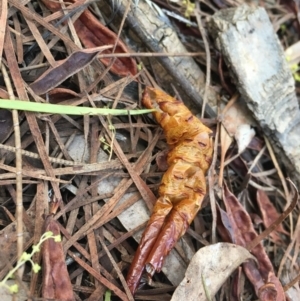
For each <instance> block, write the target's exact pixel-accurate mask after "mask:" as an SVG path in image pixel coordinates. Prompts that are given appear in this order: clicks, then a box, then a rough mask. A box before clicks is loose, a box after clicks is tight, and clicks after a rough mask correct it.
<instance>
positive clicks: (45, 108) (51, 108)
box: [0, 99, 154, 115]
mask: <svg viewBox="0 0 300 301" xmlns="http://www.w3.org/2000/svg"><path fill="white" fill-rule="evenodd" d="M0 108H2V109H10V110H23V111H30V112H39V113H49V114H68V115H128V114H130V115H140V114H148V113H150V112H153V111H154V110H148V109H143V110H122V109H102V108H101V109H100V108H89V107H75V106H68V105H56V104H49V103H39V102H30V101H21V100H10V99H0Z"/></svg>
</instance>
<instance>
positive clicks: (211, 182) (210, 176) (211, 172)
mask: <svg viewBox="0 0 300 301" xmlns="http://www.w3.org/2000/svg"><path fill="white" fill-rule="evenodd" d="M219 131H220V123H218V124H217V130H216V138H215V145H214V154H213V159H212V163H211V166H210V168H209V170H208V175H207V177H208V187H209V199H210V206H211V211H212V216H213V222H212V234H211V237H212V238H211V240H212V243H213V244H214V243H216V242H217V234H216V228H217V209H216V199H215V194H214V182H215V181H214V171H215V167H216V162H217V155H218V139H219Z"/></svg>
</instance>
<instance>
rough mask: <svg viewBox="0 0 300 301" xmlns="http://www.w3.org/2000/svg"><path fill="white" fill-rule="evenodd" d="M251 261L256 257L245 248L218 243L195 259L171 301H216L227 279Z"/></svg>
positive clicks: (198, 253)
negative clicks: (215, 297)
mask: <svg viewBox="0 0 300 301" xmlns="http://www.w3.org/2000/svg"><path fill="white" fill-rule="evenodd" d="M228 254H230V257H229V256H228ZM247 259H254V257H253V256H252V255H251V254H250V253H249V251H247V250H246V249H245V248H243V247H240V246H237V245H234V244H230V243H217V244H215V245H210V246H207V247H204V248H202V249H200V250H199V251H198V252H197V253H196V254H195V255H194V257H193V258H192V260H191V262H190V264H189V266H188V268H187V270H186V273H185V277H184V279H183V280H182V282H181V283H180V285H179V286H178V287H177V289H176V290H175V292H174V294H173V297H172V299H171V301H182V300H198V301H202V300H203V301H206V300H209V299H210V298H213V296H214V295H215V294H216V293H217V291H218V290H219V289H220V287H221V286H222V284H223V283H224V282H225V281H226V279H227V278H228V277H229V276H230V275H231V274H232V273H233V271H234V270H235V269H236V268H237V267H238V266H239V265H241V264H242V263H243V262H245V261H246V260H247ZM207 294H209V296H207Z"/></svg>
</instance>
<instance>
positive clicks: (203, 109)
mask: <svg viewBox="0 0 300 301" xmlns="http://www.w3.org/2000/svg"><path fill="white" fill-rule="evenodd" d="M196 8H197V9H196V10H195V16H196V19H197V23H198V27H199V30H200V32H201V35H202V39H203V43H204V48H205V53H206V80H205V88H204V95H203V104H202V112H201V118H204V113H205V106H206V103H207V92H208V89H209V85H210V65H211V58H210V50H209V45H208V41H207V38H206V32H205V29H204V27H203V24H202V20H201V16H200V12H201V8H200V4H199V2H198V1H197V2H196Z"/></svg>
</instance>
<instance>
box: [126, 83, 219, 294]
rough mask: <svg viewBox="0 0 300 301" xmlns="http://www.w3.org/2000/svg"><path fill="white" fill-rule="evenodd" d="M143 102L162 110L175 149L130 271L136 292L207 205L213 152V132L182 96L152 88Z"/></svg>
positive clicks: (158, 112)
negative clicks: (207, 180) (203, 205)
mask: <svg viewBox="0 0 300 301" xmlns="http://www.w3.org/2000/svg"><path fill="white" fill-rule="evenodd" d="M143 103H144V105H145V106H146V107H147V108H156V109H157V110H156V111H154V112H153V115H154V117H155V119H156V120H157V122H158V123H159V124H160V125H161V127H162V128H163V130H164V133H165V136H166V140H167V143H168V145H169V148H170V151H169V153H168V159H167V161H168V166H169V168H168V170H167V171H166V172H165V174H164V176H163V178H162V182H161V185H160V187H159V198H158V200H157V202H156V204H155V206H154V209H153V213H152V215H151V217H150V220H149V222H148V224H147V227H146V230H145V232H144V233H143V236H142V239H141V242H140V245H139V247H138V249H137V251H136V254H135V257H134V259H133V262H132V264H131V267H130V269H129V272H128V275H127V283H128V286H129V288H130V290H131V292H132V293H134V292H135V290H136V288H137V286H138V284H139V280H140V278H141V275H142V272H143V270H144V267H145V268H146V272H147V274H148V277H149V278H150V279H151V277H152V276H153V274H154V273H155V272H156V271H157V272H160V271H161V269H162V266H163V261H164V259H165V257H166V256H167V255H168V254H169V252H170V251H171V249H172V248H173V247H174V245H175V243H176V242H177V240H178V239H179V238H180V237H181V236H182V235H183V234H184V233H185V232H186V230H187V228H188V226H189V224H190V223H191V222H192V221H193V219H194V217H195V215H196V214H197V212H198V211H199V209H200V208H201V205H202V201H203V198H204V196H205V193H206V180H205V173H206V172H207V170H208V168H209V166H210V164H211V160H212V152H213V143H212V137H211V133H212V131H211V130H210V129H209V128H207V127H206V126H205V125H204V124H203V123H202V122H201V121H200V120H199V119H198V118H197V117H195V116H194V115H193V114H192V113H191V112H190V110H189V109H188V108H187V107H186V106H185V105H184V104H183V103H182V102H181V101H178V100H176V99H175V98H173V97H171V96H169V95H167V94H166V93H164V92H162V91H160V90H156V89H153V88H150V87H146V89H145V92H144V96H143Z"/></svg>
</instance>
